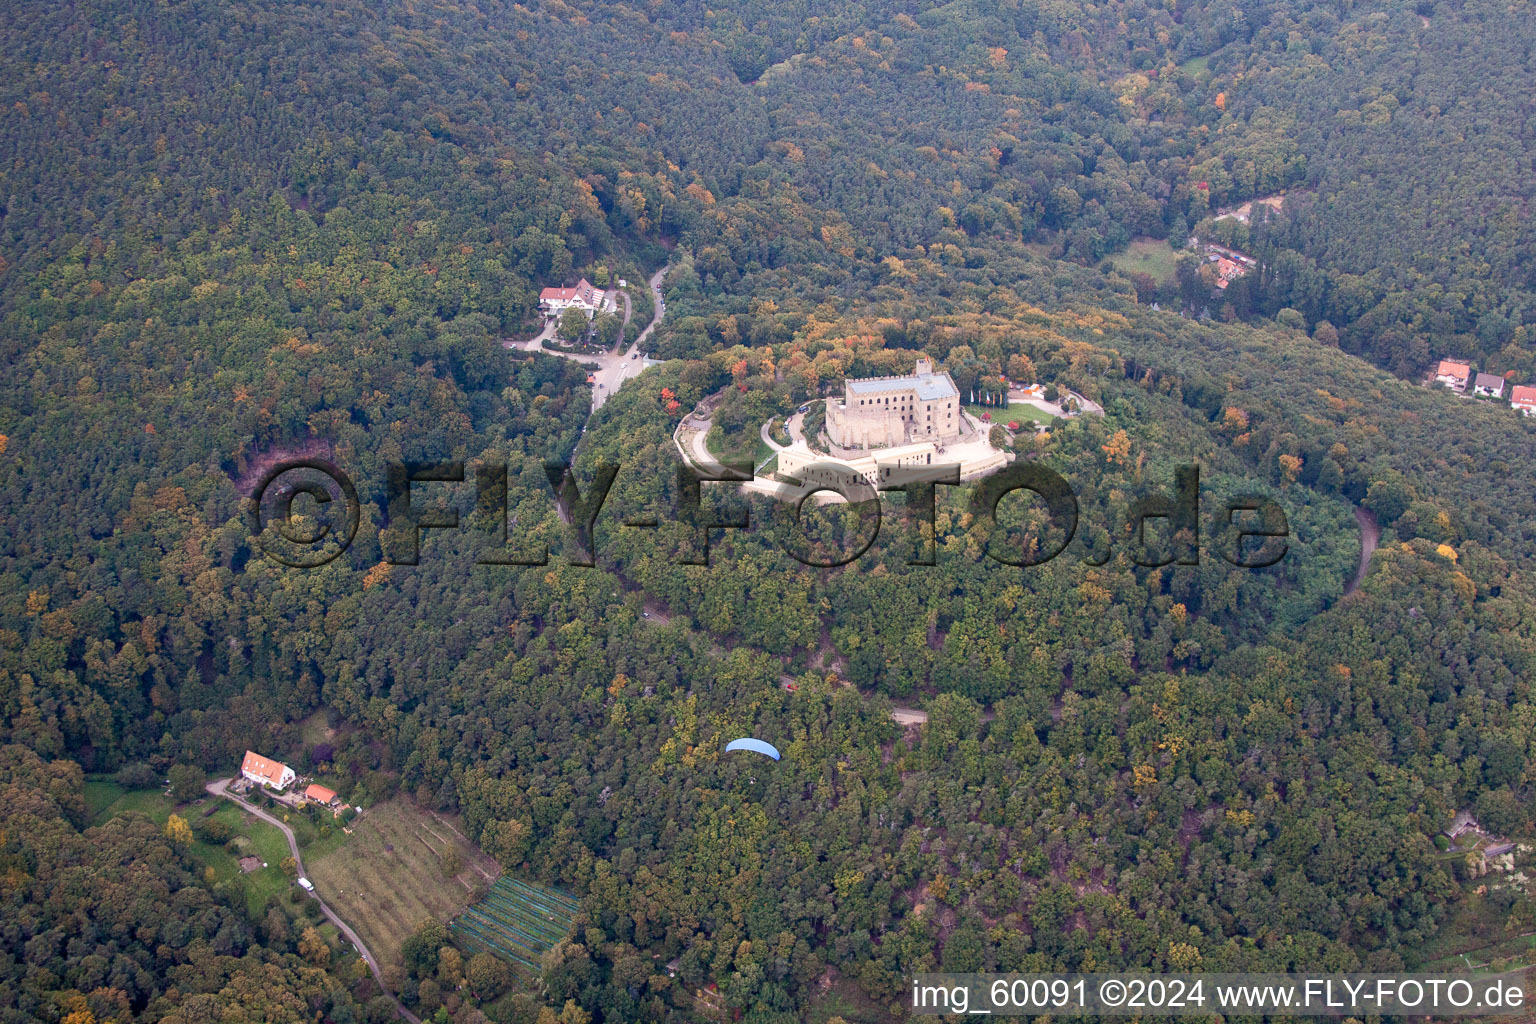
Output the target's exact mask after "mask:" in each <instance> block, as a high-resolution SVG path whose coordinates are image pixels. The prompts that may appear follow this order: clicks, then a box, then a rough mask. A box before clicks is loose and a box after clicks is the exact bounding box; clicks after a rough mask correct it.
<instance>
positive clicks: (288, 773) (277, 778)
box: [240, 750, 297, 791]
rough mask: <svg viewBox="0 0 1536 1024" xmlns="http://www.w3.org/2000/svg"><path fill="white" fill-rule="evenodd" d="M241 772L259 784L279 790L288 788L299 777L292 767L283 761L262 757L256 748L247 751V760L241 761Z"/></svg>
mask: <svg viewBox="0 0 1536 1024" xmlns="http://www.w3.org/2000/svg"><path fill="white" fill-rule="evenodd" d="M240 774H241V776H243V777H244V778H247V779H250V780H251V781H252V782H255V783H257V784H258V785H262V786H266V787H268V788H270V789H275V790H278V791H282V790H284V789H287V788H288V785H289V783H291V782H293V780H294V779H295V778H297V776H296V775H295V774H294V772H293V769H292V768H289V767H288V766H287V765H285V764H283V763H282V762H281V761H273V760H272V759H271V758H266V757H262V756H261V755H260V754H258V753H256V752H255V751H254V750H247V751H246V752H245V760H244V761H242V762H241V763H240Z"/></svg>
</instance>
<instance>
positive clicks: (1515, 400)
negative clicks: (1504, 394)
mask: <svg viewBox="0 0 1536 1024" xmlns="http://www.w3.org/2000/svg"><path fill="white" fill-rule="evenodd" d="M1509 404H1510V405H1511V406H1512V407H1513V408H1514V410H1515V411H1516V412H1518V413H1520V414H1521V415H1522V416H1536V388H1533V387H1530V386H1528V385H1525V384H1520V385H1518V386H1516V387H1515V388H1514V389H1513V390H1511V391H1510V393H1509Z"/></svg>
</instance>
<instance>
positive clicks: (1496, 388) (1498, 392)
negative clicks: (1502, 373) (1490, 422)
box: [1472, 373, 1504, 398]
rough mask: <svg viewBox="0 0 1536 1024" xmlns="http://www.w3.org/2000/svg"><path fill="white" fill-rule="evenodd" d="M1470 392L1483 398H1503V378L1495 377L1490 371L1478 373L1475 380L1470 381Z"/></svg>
mask: <svg viewBox="0 0 1536 1024" xmlns="http://www.w3.org/2000/svg"><path fill="white" fill-rule="evenodd" d="M1472 393H1473V394H1474V395H1482V396H1484V397H1485V398H1503V397H1504V378H1503V377H1495V376H1494V375H1493V374H1491V373H1480V374H1478V375H1477V380H1475V381H1474V382H1473V383H1472Z"/></svg>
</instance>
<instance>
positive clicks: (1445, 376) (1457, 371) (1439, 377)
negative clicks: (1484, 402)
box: [1435, 359, 1472, 391]
mask: <svg viewBox="0 0 1536 1024" xmlns="http://www.w3.org/2000/svg"><path fill="white" fill-rule="evenodd" d="M1471 379H1472V367H1471V366H1470V365H1468V364H1467V363H1459V362H1457V361H1456V360H1454V359H1442V360H1440V365H1439V366H1437V367H1435V380H1436V381H1438V382H1439V383H1441V384H1444V385H1445V386H1446V387H1448V388H1452V389H1454V390H1456V391H1465V390H1467V382H1468V381H1470V380H1471Z"/></svg>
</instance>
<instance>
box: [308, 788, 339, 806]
mask: <svg viewBox="0 0 1536 1024" xmlns="http://www.w3.org/2000/svg"><path fill="white" fill-rule="evenodd" d="M304 799H306V800H313V801H314V802H315V803H317V804H326V805H327V806H329V805H330V804H333V803H335V802H336V791H335V790H334V789H327V788H326V787H324V786H322V785H320V784H319V783H318V782H312V783H310V784H309V787H308V788H307V789H305V790H304Z"/></svg>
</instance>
